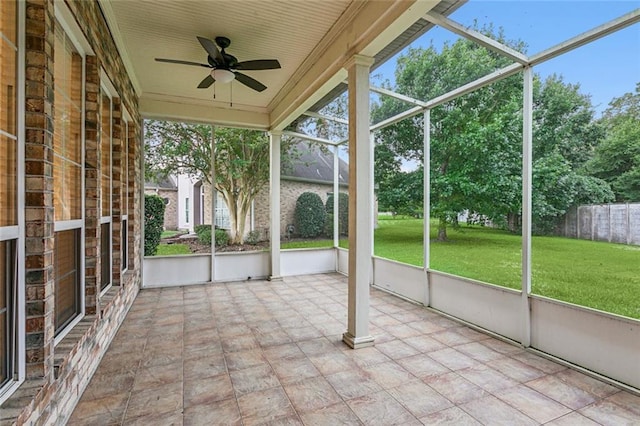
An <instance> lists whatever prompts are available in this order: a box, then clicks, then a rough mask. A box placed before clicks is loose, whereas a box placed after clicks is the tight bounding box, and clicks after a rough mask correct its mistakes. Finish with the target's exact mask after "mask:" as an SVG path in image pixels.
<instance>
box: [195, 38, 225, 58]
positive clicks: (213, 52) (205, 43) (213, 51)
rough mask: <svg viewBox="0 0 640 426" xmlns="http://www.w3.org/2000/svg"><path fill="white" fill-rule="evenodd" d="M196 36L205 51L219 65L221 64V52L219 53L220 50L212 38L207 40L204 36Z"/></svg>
mask: <svg viewBox="0 0 640 426" xmlns="http://www.w3.org/2000/svg"><path fill="white" fill-rule="evenodd" d="M197 37H198V41H199V42H200V44H201V45H202V47H204V50H206V51H207V53H208V54H209V56H211V57H212V58H213V59H215V60H216V62H217V63H218V64H219V65H223V64H224V63H225V62H224V58H223V57H222V54H221V53H220V50H218V47H217V46H216V44H215V43H214V42H213V41H212V40H209V39H208V38H204V37H200V36H197Z"/></svg>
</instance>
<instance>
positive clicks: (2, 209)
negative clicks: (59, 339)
mask: <svg viewBox="0 0 640 426" xmlns="http://www.w3.org/2000/svg"><path fill="white" fill-rule="evenodd" d="M18 13H19V10H18V2H16V1H13V0H9V1H5V0H2V1H0V403H2V401H3V399H4V398H5V397H7V396H8V394H9V392H10V391H11V390H12V389H13V385H14V384H16V383H17V380H18V379H19V377H20V373H21V367H20V366H23V365H24V361H23V360H21V359H19V358H18V353H19V352H18V349H19V347H21V346H22V344H23V343H24V338H23V336H21V335H19V333H18V326H19V323H20V321H19V318H24V315H23V313H22V314H20V312H23V310H21V309H19V306H22V305H23V303H24V297H23V296H22V295H21V294H22V293H20V292H19V291H18V288H19V287H18V253H19V251H18V247H19V246H24V243H23V242H22V241H20V240H21V239H22V238H23V236H24V234H23V232H24V231H23V230H20V227H19V226H18V224H19V216H18V215H19V211H20V208H19V203H23V202H22V201H19V198H18V194H19V192H20V191H21V189H20V188H21V183H20V181H19V179H18V176H19V173H22V171H19V170H21V169H19V168H18V164H20V163H21V161H19V156H21V154H20V150H19V149H18V121H17V116H18V114H17V109H18V105H19V103H18V91H17V88H18V87H19V80H18ZM22 84H24V83H22ZM19 297H20V298H19ZM19 338H20V339H21V340H18V339H19Z"/></svg>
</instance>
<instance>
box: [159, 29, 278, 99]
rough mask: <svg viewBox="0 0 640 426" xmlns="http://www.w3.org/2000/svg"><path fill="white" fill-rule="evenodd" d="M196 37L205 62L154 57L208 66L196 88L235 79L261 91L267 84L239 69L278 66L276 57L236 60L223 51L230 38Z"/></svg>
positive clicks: (263, 68)
mask: <svg viewBox="0 0 640 426" xmlns="http://www.w3.org/2000/svg"><path fill="white" fill-rule="evenodd" d="M197 38H198V41H199V42H200V44H201V45H202V47H203V48H204V50H206V51H207V54H208V56H207V63H206V64H203V63H199V62H191V61H182V60H178V59H162V58H156V61H158V62H167V63H171V64H181V65H192V66H197V67H205V68H210V69H211V71H210V73H209V75H207V76H206V77H205V78H204V79H203V80H202V81H201V82H200V84H198V89H207V88H209V87H211V85H212V84H213V83H215V82H216V81H218V82H220V83H230V82H231V81H233V80H236V81H238V82H239V83H241V84H244V85H245V86H247V87H249V88H250V89H253V90H255V91H256V92H262V91H263V90H265V89H266V88H267V86H265V85H264V84H262V83H260V82H259V81H258V80H256V79H254V78H253V77H249V76H248V75H246V74H243V73H241V72H240V71H259V70H273V69H278V68H280V62H278V60H277V59H257V60H252V61H243V62H238V59H237V58H236V57H235V56H233V55H230V54H228V53H227V52H225V49H226V48H227V47H229V45H230V44H231V40H229V39H228V38H226V37H216V38H215V42H214V41H213V40H209V39H208V38H205V37H197ZM216 45H217V46H216ZM218 47H219V48H218Z"/></svg>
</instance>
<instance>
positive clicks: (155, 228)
mask: <svg viewBox="0 0 640 426" xmlns="http://www.w3.org/2000/svg"><path fill="white" fill-rule="evenodd" d="M164 207H165V205H164V200H163V199H162V198H160V197H158V196H157V195H145V196H144V255H145V256H154V255H155V254H156V252H157V251H158V245H159V244H160V238H161V237H162V228H163V227H164Z"/></svg>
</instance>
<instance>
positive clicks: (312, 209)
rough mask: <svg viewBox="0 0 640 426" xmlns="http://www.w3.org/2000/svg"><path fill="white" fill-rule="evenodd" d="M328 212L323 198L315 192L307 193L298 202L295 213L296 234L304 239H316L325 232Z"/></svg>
mask: <svg viewBox="0 0 640 426" xmlns="http://www.w3.org/2000/svg"><path fill="white" fill-rule="evenodd" d="M325 218H326V212H325V207H324V203H323V202H322V198H320V196H319V195H318V194H316V193H314V192H305V193H303V194H302V195H300V197H298V200H297V201H296V209H295V212H294V223H295V227H296V228H295V233H296V234H297V235H300V236H301V237H302V238H315V237H317V236H319V235H320V234H321V233H322V231H323V230H324V225H325Z"/></svg>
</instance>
